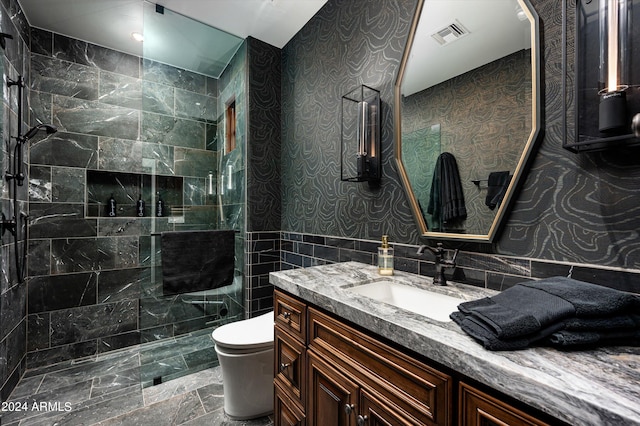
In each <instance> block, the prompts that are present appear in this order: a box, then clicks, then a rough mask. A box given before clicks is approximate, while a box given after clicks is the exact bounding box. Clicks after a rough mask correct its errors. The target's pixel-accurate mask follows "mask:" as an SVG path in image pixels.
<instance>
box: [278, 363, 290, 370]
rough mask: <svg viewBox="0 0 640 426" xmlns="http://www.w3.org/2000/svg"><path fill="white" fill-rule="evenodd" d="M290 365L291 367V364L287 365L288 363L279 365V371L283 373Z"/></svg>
mask: <svg viewBox="0 0 640 426" xmlns="http://www.w3.org/2000/svg"><path fill="white" fill-rule="evenodd" d="M290 365H291V364H290V363H288V362H283V363H280V371H284V370H286V369H287V368H289V366H290Z"/></svg>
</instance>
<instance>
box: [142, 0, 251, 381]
mask: <svg viewBox="0 0 640 426" xmlns="http://www.w3.org/2000/svg"><path fill="white" fill-rule="evenodd" d="M242 42H243V40H242V39H239V38H237V37H234V36H231V35H229V34H227V33H224V32H222V31H219V30H217V29H215V28H212V27H210V26H207V25H205V24H202V23H200V22H197V21H194V20H192V19H190V18H186V17H184V16H182V15H180V14H177V13H175V12H173V11H171V10H169V9H166V8H163V7H161V6H156V5H155V4H151V3H146V2H145V4H144V43H143V59H142V73H141V77H142V83H141V87H142V112H141V114H142V116H141V128H140V135H141V140H142V142H143V144H144V145H145V149H146V151H145V152H144V153H143V160H142V162H143V166H144V169H145V174H147V175H148V176H149V179H147V180H146V181H145V182H147V185H148V187H147V188H145V189H144V190H142V191H141V193H142V194H144V196H145V197H146V199H145V204H146V214H147V215H148V216H149V219H148V223H149V229H148V236H145V237H144V238H143V239H141V242H140V246H141V251H144V253H141V255H140V257H141V258H144V259H145V262H146V264H147V265H148V267H149V270H150V277H149V279H148V280H147V281H146V283H145V284H144V285H143V286H142V294H141V298H140V310H139V322H140V330H141V341H142V343H145V344H144V345H143V347H142V350H141V352H140V361H141V381H142V385H143V386H145V387H146V386H151V385H154V384H159V383H162V382H165V381H167V380H171V379H173V378H176V377H180V376H183V375H186V374H190V373H193V372H196V371H199V370H202V369H204V368H209V367H211V366H214V365H217V359H216V356H215V351H214V348H213V342H212V341H211V338H210V335H211V332H212V331H213V329H214V328H215V327H217V326H219V325H221V324H225V323H228V322H231V321H234V320H238V319H242V318H243V315H244V308H243V289H242V287H243V285H242V284H243V277H244V274H243V265H244V259H243V250H242V247H243V244H242V238H243V235H244V232H243V231H244V229H243V228H242V229H240V228H238V227H237V226H236V225H237V222H235V221H230V220H227V218H226V215H225V208H223V207H222V203H223V202H224V200H225V199H226V198H228V195H225V194H223V190H222V182H221V181H222V180H223V179H224V177H226V176H228V174H229V170H230V169H229V168H228V167H227V168H224V170H223V169H222V168H221V165H223V164H224V165H225V166H226V163H224V162H223V161H222V160H223V158H224V157H225V154H224V153H223V152H222V150H223V146H224V145H223V144H222V143H220V140H223V139H220V137H222V138H224V134H223V133H222V134H221V130H220V129H219V127H220V128H222V127H223V124H224V123H220V121H221V117H223V115H222V116H221V114H222V113H223V112H224V111H223V110H221V109H219V99H218V98H219V91H220V88H219V85H220V77H221V75H222V73H223V72H225V69H227V67H228V64H229V62H230V61H232V60H233V58H234V56H237V55H236V53H237V51H238V49H239V47H240V46H241V45H242ZM222 121H224V120H222ZM239 152H240V151H239ZM238 161H240V163H242V162H243V159H242V158H240V160H238ZM233 170H234V171H233V172H232V174H233V175H234V179H235V174H236V170H237V171H243V170H244V166H243V165H242V164H236V165H235V168H234V169H233ZM223 176H224V177H223ZM227 179H228V178H227ZM236 180H242V179H236ZM228 182H229V180H227V183H228ZM237 186H238V187H242V186H243V185H242V184H240V183H238V185H237ZM234 191H235V187H234ZM234 193H235V192H234ZM160 201H161V203H162V206H159V204H158V203H159V202H160ZM241 204H242V206H241V210H242V211H244V204H243V202H242V201H241ZM160 210H162V216H159V214H158V212H159V211H160ZM241 216H242V217H244V213H242V215H241ZM242 223H244V222H242ZM216 229H221V230H223V229H229V230H231V229H232V230H235V231H238V232H237V233H236V234H235V235H236V237H235V264H234V267H235V273H234V279H233V282H232V283H231V284H229V285H225V286H222V287H219V288H216V289H212V290H203V291H196V292H184V293H180V294H169V292H166V291H165V289H163V273H162V263H163V257H162V248H161V245H162V239H161V236H162V233H163V232H170V231H207V230H216ZM240 231H242V232H240ZM143 240H144V241H143ZM165 262H166V260H165Z"/></svg>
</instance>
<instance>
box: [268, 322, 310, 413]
mask: <svg viewBox="0 0 640 426" xmlns="http://www.w3.org/2000/svg"><path fill="white" fill-rule="evenodd" d="M274 339H275V340H274V342H275V357H274V360H275V366H274V370H275V371H274V376H275V378H276V379H275V380H276V381H277V382H280V384H281V386H282V388H283V389H284V390H286V392H287V393H288V394H289V397H290V398H291V399H292V400H294V401H296V402H297V403H298V404H300V405H303V403H304V396H305V388H306V381H305V374H306V372H305V368H304V360H305V347H304V345H303V344H302V343H301V342H299V341H298V340H296V339H294V338H293V337H291V336H290V335H289V334H288V333H286V332H284V331H282V330H281V329H280V328H278V327H276V331H275V336H274Z"/></svg>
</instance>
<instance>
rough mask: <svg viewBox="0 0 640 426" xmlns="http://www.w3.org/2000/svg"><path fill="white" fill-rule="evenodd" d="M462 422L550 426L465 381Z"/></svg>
mask: <svg viewBox="0 0 640 426" xmlns="http://www.w3.org/2000/svg"><path fill="white" fill-rule="evenodd" d="M458 394H459V396H460V413H459V416H460V424H462V425H468V426H507V425H508V426H548V424H547V423H545V422H543V421H541V420H539V419H536V418H535V417H532V416H530V415H529V414H527V413H524V412H522V411H520V410H518V409H517V408H515V407H512V406H511V405H509V404H506V403H505V402H503V401H500V400H499V399H497V398H495V397H493V396H491V395H489V394H487V393H485V392H482V391H480V390H478V389H476V388H474V387H473V386H470V385H468V384H466V383H464V382H461V383H460V386H459V391H458Z"/></svg>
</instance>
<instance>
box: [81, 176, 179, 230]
mask: <svg viewBox="0 0 640 426" xmlns="http://www.w3.org/2000/svg"><path fill="white" fill-rule="evenodd" d="M182 185H183V178H182V177H179V176H162V175H155V176H154V175H149V174H143V173H123V172H109V171H102V170H87V198H86V199H87V202H86V206H85V215H86V217H109V215H108V211H107V206H108V202H109V198H111V196H112V195H113V198H114V199H115V200H116V205H117V207H116V212H117V216H116V218H118V217H131V218H133V217H140V216H138V215H137V211H136V204H137V202H138V199H139V197H140V196H142V200H143V201H144V202H145V215H144V217H153V218H155V217H156V208H155V206H156V202H157V200H158V193H159V194H160V197H161V198H162V201H163V202H164V210H165V214H164V215H163V216H164V217H168V216H170V215H171V207H172V206H173V207H176V206H182V205H183V200H182V194H183V192H182Z"/></svg>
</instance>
